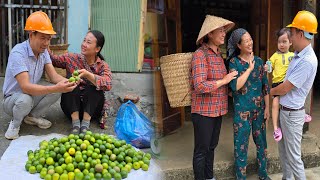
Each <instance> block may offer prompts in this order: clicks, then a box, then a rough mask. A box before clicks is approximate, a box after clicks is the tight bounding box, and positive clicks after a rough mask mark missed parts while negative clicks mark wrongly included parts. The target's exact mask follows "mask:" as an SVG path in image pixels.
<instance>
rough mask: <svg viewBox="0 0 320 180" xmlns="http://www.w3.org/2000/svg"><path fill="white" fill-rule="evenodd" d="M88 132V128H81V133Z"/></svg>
mask: <svg viewBox="0 0 320 180" xmlns="http://www.w3.org/2000/svg"><path fill="white" fill-rule="evenodd" d="M88 130H89V128H87V127H86V126H82V127H81V128H80V132H81V133H86V132H87V131H88Z"/></svg>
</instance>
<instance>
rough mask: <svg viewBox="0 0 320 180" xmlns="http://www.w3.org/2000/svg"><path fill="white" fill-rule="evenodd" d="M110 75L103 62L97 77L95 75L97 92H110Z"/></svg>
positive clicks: (107, 66)
mask: <svg viewBox="0 0 320 180" xmlns="http://www.w3.org/2000/svg"><path fill="white" fill-rule="evenodd" d="M111 81H112V74H111V70H110V68H109V65H108V64H107V63H106V62H103V65H102V67H101V70H100V72H99V75H97V74H96V75H95V82H96V86H97V90H103V91H110V90H111V88H112V83H111Z"/></svg>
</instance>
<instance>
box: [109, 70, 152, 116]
mask: <svg viewBox="0 0 320 180" xmlns="http://www.w3.org/2000/svg"><path fill="white" fill-rule="evenodd" d="M127 94H136V95H138V96H139V97H140V100H139V102H138V103H137V104H136V106H137V107H138V109H139V110H140V111H141V112H142V113H144V114H145V115H146V116H147V117H148V118H149V119H150V120H153V119H154V99H153V98H154V96H153V74H152V73H113V74H112V89H111V91H109V92H106V93H105V96H106V97H107V98H108V99H109V100H110V106H109V107H110V108H109V110H108V115H109V117H116V115H117V112H118V109H119V107H120V105H121V104H122V103H123V99H124V97H125V96H126V95H127Z"/></svg>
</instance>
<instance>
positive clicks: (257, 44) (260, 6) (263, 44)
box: [249, 0, 268, 60]
mask: <svg viewBox="0 0 320 180" xmlns="http://www.w3.org/2000/svg"><path fill="white" fill-rule="evenodd" d="M251 2H252V7H251V16H250V17H251V19H250V21H251V27H250V30H249V32H252V33H251V36H252V38H253V52H254V54H255V55H256V56H259V57H261V58H262V59H264V60H266V58H267V36H268V0H261V1H251Z"/></svg>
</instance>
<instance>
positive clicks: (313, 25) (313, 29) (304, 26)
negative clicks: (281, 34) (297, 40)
mask: <svg viewBox="0 0 320 180" xmlns="http://www.w3.org/2000/svg"><path fill="white" fill-rule="evenodd" d="M287 27H294V28H297V29H300V30H303V31H306V32H309V33H313V34H317V28H318V21H317V18H316V16H314V14H313V13H311V12H309V11H299V12H298V13H297V15H296V16H295V17H294V19H293V21H292V23H291V24H289V25H288V26H287Z"/></svg>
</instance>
